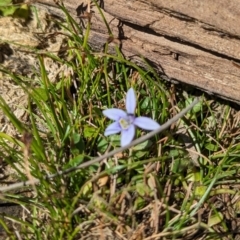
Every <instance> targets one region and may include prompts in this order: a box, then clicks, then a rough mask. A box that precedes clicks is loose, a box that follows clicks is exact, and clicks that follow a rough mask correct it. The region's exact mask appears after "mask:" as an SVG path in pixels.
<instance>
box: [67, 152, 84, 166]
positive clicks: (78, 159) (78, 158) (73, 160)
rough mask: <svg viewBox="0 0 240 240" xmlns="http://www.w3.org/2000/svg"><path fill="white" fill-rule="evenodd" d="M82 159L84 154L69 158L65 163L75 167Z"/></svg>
mask: <svg viewBox="0 0 240 240" xmlns="http://www.w3.org/2000/svg"><path fill="white" fill-rule="evenodd" d="M83 160H84V155H81V154H80V155H78V156H77V157H75V158H73V159H70V161H69V162H68V164H67V167H76V166H77V165H79V164H81V163H82V162H83Z"/></svg>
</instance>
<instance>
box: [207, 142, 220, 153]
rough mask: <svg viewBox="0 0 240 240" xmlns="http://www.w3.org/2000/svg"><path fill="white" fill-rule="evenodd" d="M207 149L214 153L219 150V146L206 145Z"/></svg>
mask: <svg viewBox="0 0 240 240" xmlns="http://www.w3.org/2000/svg"><path fill="white" fill-rule="evenodd" d="M205 148H206V149H208V150H210V151H214V152H215V151H217V150H218V146H217V145H216V144H212V143H207V144H205Z"/></svg>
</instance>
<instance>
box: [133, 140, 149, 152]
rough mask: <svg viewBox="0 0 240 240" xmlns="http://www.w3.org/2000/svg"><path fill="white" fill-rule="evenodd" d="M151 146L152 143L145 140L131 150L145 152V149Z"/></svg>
mask: <svg viewBox="0 0 240 240" xmlns="http://www.w3.org/2000/svg"><path fill="white" fill-rule="evenodd" d="M151 145H152V141H151V140H147V141H145V142H142V143H140V144H138V145H136V146H134V147H133V148H132V150H133V151H140V150H145V149H147V148H149V147H150V146H151Z"/></svg>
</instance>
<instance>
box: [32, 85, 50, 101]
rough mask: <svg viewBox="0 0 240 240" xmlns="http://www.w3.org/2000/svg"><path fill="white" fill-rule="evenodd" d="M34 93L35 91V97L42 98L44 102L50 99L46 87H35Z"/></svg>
mask: <svg viewBox="0 0 240 240" xmlns="http://www.w3.org/2000/svg"><path fill="white" fill-rule="evenodd" d="M34 93H35V97H36V98H37V99H38V100H42V101H44V102H46V101H47V100H48V95H47V93H46V90H45V89H43V88H35V89H34Z"/></svg>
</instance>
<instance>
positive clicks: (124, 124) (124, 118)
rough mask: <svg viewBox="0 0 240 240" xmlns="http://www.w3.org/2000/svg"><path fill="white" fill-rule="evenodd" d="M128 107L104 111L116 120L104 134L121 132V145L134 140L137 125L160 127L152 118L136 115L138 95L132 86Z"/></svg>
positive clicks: (105, 114)
mask: <svg viewBox="0 0 240 240" xmlns="http://www.w3.org/2000/svg"><path fill="white" fill-rule="evenodd" d="M126 109H127V112H124V111H123V110H121V109H117V108H112V109H107V110H104V111H103V115H104V116H106V117H108V118H110V119H111V120H114V121H115V122H113V123H112V124H110V125H109V126H108V127H107V128H106V130H105V132H104V135H105V136H109V135H112V134H116V133H119V132H121V146H125V145H127V144H129V143H130V142H131V141H132V140H133V138H134V135H135V128H136V127H140V128H142V129H145V130H155V129H157V128H159V127H160V125H159V124H158V123H157V122H155V121H154V120H152V119H151V118H148V117H135V115H134V113H135V109H136V96H135V93H134V90H133V88H130V89H129V90H128V92H127V97H126Z"/></svg>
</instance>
